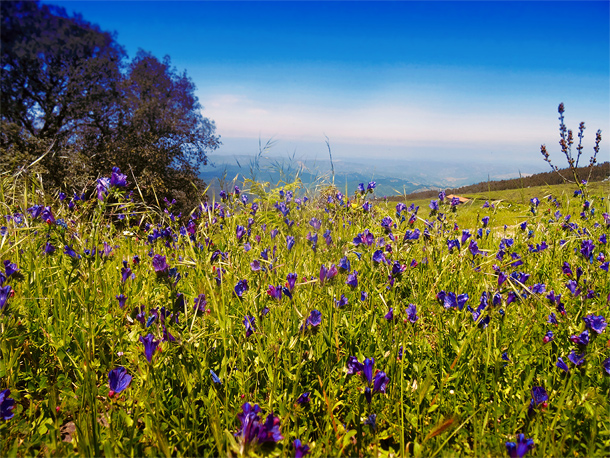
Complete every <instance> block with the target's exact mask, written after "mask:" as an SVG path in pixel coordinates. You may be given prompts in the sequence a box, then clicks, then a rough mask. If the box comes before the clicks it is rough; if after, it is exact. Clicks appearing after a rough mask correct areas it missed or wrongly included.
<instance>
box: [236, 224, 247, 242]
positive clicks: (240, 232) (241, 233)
mask: <svg viewBox="0 0 610 458" xmlns="http://www.w3.org/2000/svg"><path fill="white" fill-rule="evenodd" d="M245 233H246V228H245V227H243V226H240V225H237V227H236V228H235V235H236V236H237V240H241V239H242V237H243V236H244V234H245Z"/></svg>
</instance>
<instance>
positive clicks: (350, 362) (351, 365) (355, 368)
mask: <svg viewBox="0 0 610 458" xmlns="http://www.w3.org/2000/svg"><path fill="white" fill-rule="evenodd" d="M363 369H364V366H363V365H362V363H359V362H358V359H357V358H356V357H355V356H350V357H349V358H347V374H348V375H354V374H357V373H358V372H362V370H363Z"/></svg>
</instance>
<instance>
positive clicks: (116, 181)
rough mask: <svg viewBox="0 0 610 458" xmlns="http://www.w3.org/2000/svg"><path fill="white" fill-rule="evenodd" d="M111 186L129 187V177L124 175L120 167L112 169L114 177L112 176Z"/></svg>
mask: <svg viewBox="0 0 610 458" xmlns="http://www.w3.org/2000/svg"><path fill="white" fill-rule="evenodd" d="M110 186H116V187H124V186H127V175H123V174H122V173H121V170H120V169H119V168H118V167H112V175H110ZM98 199H99V197H98ZM100 200H101V199H100Z"/></svg>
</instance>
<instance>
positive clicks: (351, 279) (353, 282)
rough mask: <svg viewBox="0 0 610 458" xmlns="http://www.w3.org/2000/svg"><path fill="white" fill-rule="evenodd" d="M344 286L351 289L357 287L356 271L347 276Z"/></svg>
mask: <svg viewBox="0 0 610 458" xmlns="http://www.w3.org/2000/svg"><path fill="white" fill-rule="evenodd" d="M345 284H346V285H349V286H351V287H352V288H357V287H358V271H357V270H354V271H353V272H352V273H351V274H349V275H348V276H347V281H346V282H345Z"/></svg>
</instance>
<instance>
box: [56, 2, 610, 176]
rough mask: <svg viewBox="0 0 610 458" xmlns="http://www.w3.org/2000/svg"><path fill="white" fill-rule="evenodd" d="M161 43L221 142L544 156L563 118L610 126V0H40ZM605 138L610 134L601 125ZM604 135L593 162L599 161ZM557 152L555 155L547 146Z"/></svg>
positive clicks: (380, 152) (156, 49) (416, 154)
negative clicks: (562, 109) (562, 108)
mask: <svg viewBox="0 0 610 458" xmlns="http://www.w3.org/2000/svg"><path fill="white" fill-rule="evenodd" d="M48 3H53V4H56V5H60V6H63V7H65V8H66V9H67V10H68V12H78V13H81V14H82V15H83V17H84V18H85V19H87V20H88V21H90V22H93V23H96V24H98V25H99V26H100V27H101V28H102V29H103V30H108V31H116V33H117V41H118V42H119V43H120V44H122V45H123V46H124V47H125V48H126V50H127V52H128V54H129V56H130V57H133V56H134V55H135V53H136V52H137V49H138V48H143V49H145V50H147V51H150V52H152V53H153V54H155V55H157V56H158V57H163V56H164V55H166V54H167V55H169V56H170V57H171V58H172V63H173V64H174V65H175V66H176V67H177V68H178V69H179V70H183V69H186V70H187V72H188V74H189V76H190V77H191V78H192V79H193V81H194V82H195V84H196V85H197V87H198V96H199V99H200V102H201V103H202V105H203V106H204V107H205V110H204V114H205V115H206V116H207V117H209V118H211V119H213V120H214V121H215V122H216V126H217V133H218V134H220V135H221V136H222V140H223V143H224V145H223V147H221V149H220V150H219V151H218V153H217V154H216V155H215V156H217V157H218V156H222V155H225V156H231V155H234V154H253V153H255V152H256V151H257V148H258V140H259V138H262V140H263V142H264V141H266V140H267V139H269V138H271V137H273V138H274V139H276V140H277V144H276V146H275V147H274V149H275V152H276V153H277V154H283V153H292V152H293V151H297V153H298V154H299V155H301V156H304V157H315V156H320V157H321V156H323V155H325V154H327V153H326V145H325V143H324V141H325V136H328V137H329V139H330V141H331V145H332V147H333V154H335V155H337V156H338V157H341V156H343V157H346V156H349V155H354V156H368V155H375V156H378V157H380V158H383V157H394V158H396V157H402V158H405V159H410V158H417V159H422V157H425V158H429V159H437V160H448V159H451V158H455V157H458V156H459V157H460V158H465V157H466V158H469V159H473V160H481V161H506V162H519V163H520V164H521V163H522V164H536V165H539V166H540V167H539V168H542V167H543V166H544V163H542V160H541V159H540V155H539V148H540V144H542V143H546V145H547V146H548V147H549V150H550V152H551V154H552V156H553V155H554V156H555V157H556V161H559V159H560V158H559V156H558V153H559V147H558V145H557V139H558V134H557V125H558V121H557V105H558V104H559V102H564V103H565V105H566V110H567V111H566V121H567V123H568V127H569V128H574V129H576V128H577V126H578V123H579V122H580V121H585V122H586V125H587V128H588V129H587V130H586V137H585V146H586V149H585V152H586V153H587V154H589V153H590V151H591V148H592V144H593V138H594V136H595V131H596V130H597V129H602V131H605V132H606V133H610V89H609V86H610V47H609V43H610V38H609V37H610V30H609V14H610V13H609V2H607V1H598V2H550V1H545V2H375V3H369V2H267V3H259V2H202V1H187V2H178V1H174V2H166V1H140V2H130V1H105V2H97V1H81V2H78V1H63V2H48ZM607 138H608V137H607ZM607 143H608V141H605V142H602V146H603V149H602V152H601V153H600V155H601V159H607V158H608V156H609V155H608V151H609V149H608V147H607V146H606V145H607ZM553 153H554V154H553Z"/></svg>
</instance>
